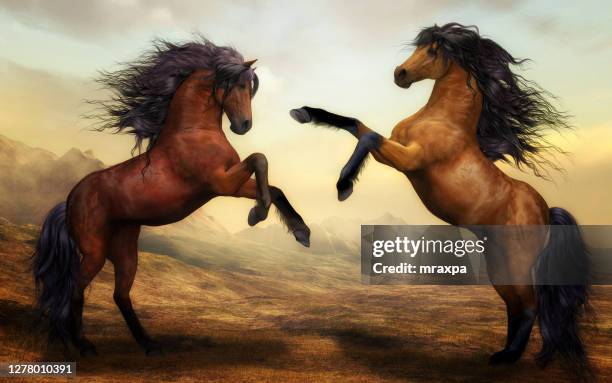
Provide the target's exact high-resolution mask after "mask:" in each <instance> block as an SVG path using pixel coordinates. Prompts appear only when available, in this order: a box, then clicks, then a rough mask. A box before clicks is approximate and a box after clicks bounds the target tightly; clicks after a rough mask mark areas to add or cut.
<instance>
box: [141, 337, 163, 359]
mask: <svg viewBox="0 0 612 383" xmlns="http://www.w3.org/2000/svg"><path fill="white" fill-rule="evenodd" d="M142 348H143V350H144V352H145V355H146V356H156V355H163V351H162V348H161V346H160V345H159V344H158V343H157V342H154V341H149V342H147V343H146V344H145V345H144V346H143V347H142Z"/></svg>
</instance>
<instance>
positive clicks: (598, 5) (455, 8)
mask: <svg viewBox="0 0 612 383" xmlns="http://www.w3.org/2000/svg"><path fill="white" fill-rule="evenodd" d="M610 4H612V3H610V2H605V1H599V2H595V1H583V2H569V1H568V2H559V1H550V2H549V1H536V2H531V1H530V2H527V1H524V2H523V1H504V0H501V1H485V0H483V1H448V0H447V1H444V0H434V1H401V2H400V1H303V2H293V1H291V2H289V1H231V2H230V1H205V0H204V1H202V0H198V1H175V2H170V1H157V0H152V1H139V0H114V1H80V2H75V1H63V0H58V1H35V0H23V1H18V0H0V79H1V85H0V89H1V90H0V134H2V135H5V136H7V137H9V138H12V139H16V140H19V141H22V142H24V143H26V144H28V145H31V146H36V147H42V148H45V149H48V150H51V151H53V152H55V153H57V154H62V153H64V152H65V151H67V150H68V149H70V148H71V147H77V148H79V149H81V150H87V149H93V151H94V153H95V155H96V156H97V157H98V158H100V159H102V160H103V161H104V162H105V163H106V164H109V165H110V164H113V163H116V162H120V161H123V160H126V159H127V158H128V157H129V155H130V148H131V146H132V144H133V139H132V137H130V136H116V135H111V134H107V133H98V132H92V131H90V130H88V122H87V121H85V120H84V119H83V118H82V114H84V113H86V112H87V111H88V108H87V106H86V105H85V104H84V103H83V100H85V99H92V98H100V97H104V96H105V93H104V92H102V91H100V90H98V89H97V88H96V84H95V83H94V82H93V79H94V77H95V76H96V71H98V70H101V69H106V70H112V69H114V68H117V64H116V63H117V62H121V61H126V60H130V59H133V58H135V57H136V56H138V55H139V54H140V53H141V52H142V51H143V50H144V49H146V48H148V47H149V46H150V41H151V39H153V38H155V37H163V38H166V39H170V40H177V41H181V40H186V39H189V37H190V35H191V34H192V33H193V32H200V33H202V34H203V35H205V36H207V37H208V38H209V39H211V40H212V41H213V42H215V43H217V44H224V45H225V44H230V45H232V46H234V47H236V48H237V49H238V50H239V51H240V52H242V53H243V55H244V56H245V58H247V59H253V58H257V59H258V60H259V61H258V63H257V67H258V69H257V72H258V74H259V76H260V79H261V87H260V92H259V93H258V95H257V97H256V98H255V99H254V100H253V108H254V128H253V129H252V130H251V132H249V134H247V135H246V136H236V135H234V134H233V133H231V132H230V131H229V129H226V132H227V135H228V138H229V140H230V141H231V142H232V143H233V144H234V145H235V147H236V148H237V150H238V152H239V153H240V154H241V156H242V157H246V156H247V155H248V154H249V153H252V152H254V151H258V152H263V153H265V154H266V155H267V156H268V160H269V164H270V180H271V182H272V183H273V184H275V185H277V186H279V187H281V188H282V189H284V190H285V192H286V194H287V195H288V197H289V199H290V200H291V201H292V203H293V204H294V206H295V207H296V209H298V210H299V211H300V212H301V213H302V215H303V216H304V218H305V220H306V221H307V222H318V221H320V220H322V219H324V218H326V217H329V216H340V217H347V218H356V217H359V218H362V219H369V218H375V217H377V216H380V215H382V214H384V213H386V212H390V213H392V214H393V215H396V216H398V217H402V218H404V219H405V220H406V221H407V222H409V223H413V224H425V223H435V222H438V221H437V220H436V219H435V218H434V217H433V216H432V215H431V214H429V213H428V212H427V211H426V210H425V208H424V207H423V206H422V204H421V202H420V201H419V199H418V198H417V197H416V195H415V193H414V192H413V190H412V188H411V186H410V184H409V182H408V181H407V179H405V177H404V176H403V175H402V174H400V173H398V172H397V171H395V170H393V169H390V168H385V167H384V166H382V165H380V164H378V163H376V162H374V161H371V162H370V163H369V164H368V165H367V167H366V169H365V171H364V173H363V175H362V177H361V178H360V181H359V183H358V184H357V185H356V187H355V192H354V194H353V196H352V197H351V198H350V199H349V200H347V201H345V202H342V203H341V202H338V201H337V199H336V190H335V182H336V180H337V176H338V174H339V172H340V169H341V168H342V166H343V165H344V163H345V162H346V161H347V160H348V158H349V155H350V153H351V152H352V150H353V148H354V145H355V140H354V138H353V137H351V136H349V135H348V134H343V133H342V132H336V131H329V130H324V129H320V128H314V127H311V126H301V125H299V124H297V123H295V122H294V121H293V120H291V119H290V117H289V114H288V111H289V109H291V108H294V107H299V106H302V105H311V106H319V107H325V108H327V109H329V110H331V111H335V112H338V113H341V114H346V115H352V116H355V117H358V118H360V119H361V120H363V121H364V122H366V123H367V124H368V125H369V126H371V127H372V128H374V129H376V130H377V131H379V132H380V133H382V134H384V135H389V134H390V132H391V129H392V128H393V126H394V124H395V123H396V122H397V121H399V120H401V119H402V118H404V117H406V116H408V115H409V114H411V113H413V112H415V111H416V110H417V109H418V108H419V107H420V106H421V105H423V104H424V103H425V102H426V100H427V97H428V95H429V93H430V91H431V88H432V85H433V83H432V82H430V81H425V82H422V83H418V84H415V85H414V86H413V87H411V88H410V89H409V90H405V89H400V88H398V87H396V86H395V85H394V83H393V76H392V75H393V69H394V68H395V66H396V65H397V64H399V63H400V62H402V61H403V60H404V59H405V58H406V57H407V56H408V55H409V54H410V52H411V48H410V47H406V46H405V43H408V42H410V41H411V40H412V39H413V38H414V36H415V35H416V33H417V32H418V30H419V29H420V28H422V27H425V26H430V25H432V24H434V23H438V24H444V23H447V22H450V21H457V22H461V23H463V24H475V25H477V26H478V27H479V28H480V31H481V33H482V34H484V35H486V36H487V37H490V38H492V39H493V40H495V41H497V42H498V43H499V44H500V45H502V46H503V47H505V48H506V49H507V50H509V51H510V52H511V53H512V54H513V55H515V56H518V57H528V58H530V59H532V60H533V61H532V62H531V63H529V64H528V65H526V67H525V68H524V71H523V75H524V76H525V77H527V78H528V79H532V80H535V81H536V82H538V83H539V84H540V85H541V86H542V87H543V88H545V89H547V90H549V91H550V92H552V93H553V94H555V95H556V96H557V97H558V100H557V105H558V106H559V107H560V108H561V109H563V110H566V111H568V112H569V113H570V114H572V115H573V119H572V123H573V125H574V126H575V127H576V129H575V131H574V132H573V133H569V134H566V135H564V136H558V135H556V134H553V135H552V136H551V139H552V140H553V141H554V142H556V143H558V144H560V145H561V146H562V147H563V148H564V149H565V150H567V151H569V152H571V154H572V155H571V156H570V157H567V158H562V159H561V164H562V165H563V166H564V167H565V168H566V173H565V174H560V173H554V174H553V182H547V181H542V180H539V179H536V178H535V177H534V176H533V175H530V174H526V173H521V172H518V171H516V170H513V169H510V168H508V167H507V166H504V167H503V168H504V169H505V170H508V171H511V173H512V175H513V176H515V177H517V178H520V179H522V180H525V181H527V182H530V183H532V184H533V185H534V186H535V187H536V188H537V189H538V190H539V191H540V192H541V193H542V194H543V195H544V197H545V198H546V199H547V201H548V203H549V205H550V206H563V207H565V208H567V209H568V210H570V211H571V212H572V213H574V214H575V215H576V217H577V218H578V220H579V221H580V222H581V223H583V224H612V202H611V196H612V192H611V190H612V114H611V108H612V94H611V92H610V90H611V88H612V87H611V86H612V76H611V75H610V68H612V28H611V27H610V25H612V16H611V15H612V5H610ZM251 205H252V202H251V201H248V200H242V201H238V200H235V199H231V198H224V199H217V200H215V201H213V202H211V203H210V204H208V205H206V206H205V207H204V212H206V213H207V214H210V215H213V216H214V217H216V218H217V219H218V220H219V221H220V222H221V223H223V224H224V225H225V226H226V227H228V228H230V230H240V229H242V228H245V227H247V224H246V216H247V213H248V209H249V207H250V206H251ZM272 222H273V221H272Z"/></svg>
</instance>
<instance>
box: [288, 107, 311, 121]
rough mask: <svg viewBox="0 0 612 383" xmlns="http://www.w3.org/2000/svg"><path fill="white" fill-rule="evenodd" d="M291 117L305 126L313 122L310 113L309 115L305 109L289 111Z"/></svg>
mask: <svg viewBox="0 0 612 383" xmlns="http://www.w3.org/2000/svg"><path fill="white" fill-rule="evenodd" d="M289 115H290V116H291V117H293V119H294V120H296V121H297V122H299V123H300V124H305V123H307V122H310V121H312V117H311V116H310V113H308V111H307V110H306V109H304V108H298V109H291V110H290V111H289Z"/></svg>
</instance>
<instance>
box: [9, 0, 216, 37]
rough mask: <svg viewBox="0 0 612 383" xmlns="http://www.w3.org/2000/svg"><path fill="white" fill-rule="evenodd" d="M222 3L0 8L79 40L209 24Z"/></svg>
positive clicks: (30, 3) (66, 0) (119, 0)
mask: <svg viewBox="0 0 612 383" xmlns="http://www.w3.org/2000/svg"><path fill="white" fill-rule="evenodd" d="M221 4H222V3H210V4H206V5H204V4H203V2H202V1H192V0H189V1H181V2H171V1H159V0H151V1H140V0H113V1H71V0H57V1H37V0H23V1H22V0H2V1H0V7H1V8H2V9H4V10H5V11H6V12H8V13H10V14H11V15H12V16H14V17H15V18H16V19H17V20H18V21H19V22H21V23H23V24H26V25H28V26H31V27H33V28H37V29H44V30H50V31H55V32H60V33H63V34H67V35H70V36H72V37H74V38H78V39H90V38H96V39H99V38H102V37H105V36H112V37H118V36H125V34H126V33H129V32H134V31H136V30H139V29H143V28H151V27H156V28H164V27H175V26H176V25H178V24H179V23H180V24H182V25H190V24H195V23H197V22H200V21H202V20H207V19H208V20H211V21H212V20H213V19H214V17H215V16H216V15H217V14H218V13H220V12H221V6H220V5H221Z"/></svg>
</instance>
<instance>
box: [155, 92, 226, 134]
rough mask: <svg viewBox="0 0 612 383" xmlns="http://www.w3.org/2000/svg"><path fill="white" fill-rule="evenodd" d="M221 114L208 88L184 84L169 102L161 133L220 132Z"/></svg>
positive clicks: (221, 111)
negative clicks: (183, 131)
mask: <svg viewBox="0 0 612 383" xmlns="http://www.w3.org/2000/svg"><path fill="white" fill-rule="evenodd" d="M222 114H223V110H222V109H221V107H220V106H219V105H218V103H217V102H216V100H215V99H214V97H212V96H211V90H210V89H209V88H204V87H203V86H202V84H201V83H197V82H185V83H184V84H183V85H181V86H180V87H179V88H178V89H177V91H176V93H175V94H174V97H173V98H172V101H171V102H170V108H169V109H168V116H167V117H166V123H165V125H164V129H163V131H166V132H167V133H170V132H178V131H181V130H185V129H189V130H193V129H201V130H215V131H221V117H222Z"/></svg>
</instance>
